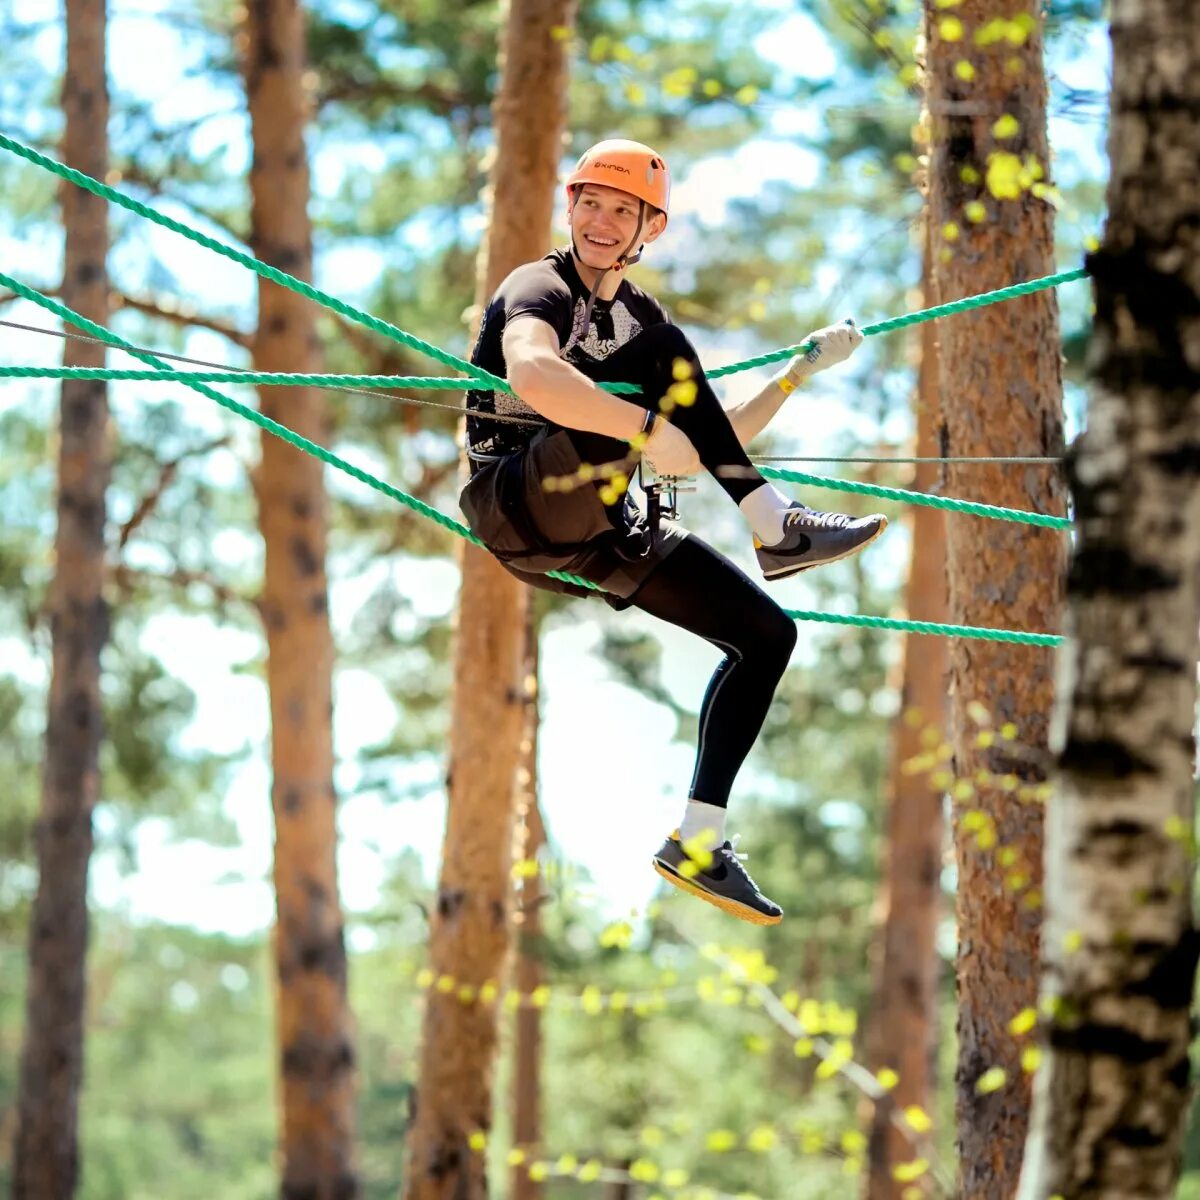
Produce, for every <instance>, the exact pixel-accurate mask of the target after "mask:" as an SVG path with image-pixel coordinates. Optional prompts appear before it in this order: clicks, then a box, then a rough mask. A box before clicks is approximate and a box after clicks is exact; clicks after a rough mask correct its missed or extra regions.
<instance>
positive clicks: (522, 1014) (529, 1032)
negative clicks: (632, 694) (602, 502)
mask: <svg viewBox="0 0 1200 1200" xmlns="http://www.w3.org/2000/svg"><path fill="white" fill-rule="evenodd" d="M529 608H530V612H529V616H528V619H527V621H526V631H527V632H526V645H525V688H524V694H525V700H526V709H525V736H524V737H523V738H522V740H521V765H520V768H519V771H518V777H517V791H518V799H517V818H518V822H519V825H518V830H517V838H516V845H515V847H514V850H515V853H514V857H515V858H516V859H517V860H518V861H527V862H537V863H538V865H539V871H538V874H536V875H531V876H526V877H524V878H523V880H522V884H521V910H520V912H519V913H517V914H516V917H515V920H517V923H518V934H517V961H516V967H515V969H514V971H513V986H514V987H515V988H516V990H517V992H518V993H519V994H520V995H522V996H529V995H531V994H532V993H533V992H535V991H536V990H537V989H538V988H539V987H541V985H542V984H543V983H544V982H545V975H546V972H545V970H544V968H543V966H542V952H541V945H540V942H541V937H542V908H541V906H542V903H543V901H545V899H546V898H547V897H546V892H545V890H544V889H543V887H542V875H541V869H540V868H541V865H542V864H541V860H540V858H539V851H540V850H541V849H542V847H543V846H545V844H546V827H545V825H544V824H543V822H542V812H541V808H540V807H539V805H538V774H537V754H538V726H539V724H540V721H541V712H540V705H539V698H540V696H541V689H540V686H539V680H538V660H539V649H540V646H539V639H540V630H539V628H538V621H537V617H536V615H535V614H534V612H533V609H534V605H533V604H530V606H529ZM513 1025H514V1029H515V1034H516V1038H515V1044H514V1046H513V1092H512V1104H513V1144H514V1145H516V1146H519V1147H520V1148H521V1149H522V1150H524V1151H525V1153H526V1155H527V1157H528V1159H529V1160H534V1159H538V1158H540V1157H541V1146H542V1010H541V1009H540V1008H536V1007H535V1006H533V1005H532V1004H525V1005H522V1006H521V1007H520V1008H518V1009H517V1011H516V1013H515V1015H514V1019H513ZM544 1194H545V1193H544V1189H543V1187H542V1184H541V1182H540V1181H539V1180H536V1179H531V1178H530V1177H529V1170H528V1167H527V1166H525V1165H519V1166H514V1167H513V1171H512V1188H511V1200H541V1197H542V1196H543V1195H544Z"/></svg>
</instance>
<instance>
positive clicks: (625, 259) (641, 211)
mask: <svg viewBox="0 0 1200 1200" xmlns="http://www.w3.org/2000/svg"><path fill="white" fill-rule="evenodd" d="M645 219H646V202H645V200H639V201H638V220H637V228H636V229H635V230H634V231H633V237H632V238H630V239H629V245H628V246H626V247H625V249H624V250H622V251H621V253H620V254H618V255H617V261H616V262H615V263H614V264H613V266H616V267H618V268H619V269H620V270H622V271H623V270H625V268H626V267H629V266H632V265H633V264H634V263H635V262H639V261H640V260H641V257H642V249H641V247H640V246H638V249H637V253H636V254H633V255H631V254H630V253H629V252H630V251H631V250H632V249H633V248H634V246H637V245H638V239H639V238H640V237H641V236H642V223H643V222H644V221H645ZM571 250H572V252H573V253H574V255H575V257H576V258H577V259H579V261H580V262H582V261H583V255H581V254H580V253H579V244H578V242H576V241H575V227H574V226H572V227H571ZM612 269H613V268H612V267H605V268H604V270H603V271H601V272H600V274H599V275H597V276H596V282H595V283H594V284H593V285H592V291H591V294H590V295H589V296H588V300H587V306H586V307H585V308H584V310H583V332H582V333H581V334H580V335H579V336H580V337H581V338H584V337H587V331H588V326H589V325H590V324H591V321H592V307H593V306H594V305H595V303H596V297H597V296H598V295H599V294H600V285H601V284H602V283H603V282H604V277H605V275H607V274H608V273H609V271H611V270H612Z"/></svg>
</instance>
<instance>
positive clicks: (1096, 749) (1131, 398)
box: [1020, 0, 1200, 1200]
mask: <svg viewBox="0 0 1200 1200" xmlns="http://www.w3.org/2000/svg"><path fill="white" fill-rule="evenodd" d="M1112 46H1113V90H1112V102H1111V104H1112V108H1111V125H1110V134H1109V156H1110V159H1111V162H1112V171H1111V175H1110V177H1109V184H1108V208H1109V216H1108V223H1107V226H1106V229H1105V233H1104V241H1103V244H1102V246H1101V247H1100V250H1099V251H1098V252H1097V253H1096V254H1094V255H1092V257H1091V259H1090V261H1089V264H1088V265H1089V268H1090V270H1091V273H1092V276H1093V279H1094V281H1095V297H1096V319H1095V334H1094V339H1093V343H1092V347H1091V355H1090V362H1089V367H1090V372H1091V376H1092V383H1093V386H1092V397H1091V404H1090V407H1089V414H1088V418H1089V419H1088V430H1087V432H1086V434H1084V436H1083V437H1082V438H1081V439H1080V442H1079V446H1078V448H1077V450H1076V452H1075V454H1074V455H1073V460H1072V463H1071V488H1072V494H1073V496H1074V499H1075V504H1076V515H1077V518H1078V540H1077V542H1076V545H1075V550H1074V555H1073V557H1072V561H1071V571H1070V576H1069V585H1068V601H1069V609H1068V631H1069V633H1070V635H1071V641H1070V642H1069V643H1068V646H1067V649H1066V651H1065V653H1064V660H1065V671H1064V681H1063V688H1062V692H1061V700H1060V703H1061V708H1062V712H1061V718H1062V719H1061V721H1060V722H1058V723H1057V725H1058V729H1059V730H1060V732H1061V737H1059V738H1058V739H1057V740H1058V741H1059V742H1060V744H1061V747H1062V748H1061V750H1060V753H1059V758H1058V768H1059V776H1058V789H1057V792H1056V795H1055V796H1054V799H1053V801H1052V807H1051V809H1050V817H1049V826H1048V830H1047V847H1046V850H1047V899H1048V907H1047V938H1046V952H1045V973H1044V976H1043V984H1042V990H1043V995H1044V997H1045V998H1046V1000H1047V1002H1048V1007H1049V1008H1050V1010H1051V1014H1052V1015H1051V1017H1050V1019H1049V1021H1048V1028H1047V1031H1046V1032H1047V1040H1048V1043H1049V1055H1048V1059H1047V1061H1046V1062H1045V1064H1044V1065H1043V1067H1042V1069H1041V1071H1040V1072H1039V1074H1038V1081H1037V1096H1036V1101H1035V1108H1034V1128H1033V1131H1032V1133H1031V1136H1030V1141H1029V1146H1028V1149H1027V1152H1026V1159H1025V1171H1024V1175H1023V1178H1022V1182H1021V1192H1020V1195H1021V1197H1022V1200H1045V1198H1046V1197H1049V1196H1053V1195H1060V1196H1062V1197H1064V1200H1074V1198H1076V1197H1084V1196H1086V1197H1088V1198H1089V1200H1123V1198H1124V1197H1129V1196H1136V1197H1138V1200H1160V1198H1161V1200H1167V1198H1168V1197H1171V1196H1174V1195H1175V1185H1176V1183H1177V1181H1178V1178H1179V1171H1180V1155H1181V1145H1182V1137H1183V1129H1184V1124H1185V1120H1186V1116H1187V1110H1188V1103H1189V1099H1190V1087H1189V1062H1188V1046H1189V1041H1190V1036H1191V1034H1190V1030H1189V1012H1190V1008H1191V1002H1192V991H1193V984H1194V980H1195V973H1196V959H1197V937H1196V931H1195V928H1194V926H1193V917H1192V879H1193V873H1194V867H1195V864H1194V859H1193V853H1192V829H1193V824H1194V820H1195V784H1194V778H1193V776H1194V770H1195V756H1196V747H1195V739H1194V722H1195V715H1196V661H1197V653H1198V650H1200V645H1198V642H1197V628H1198V626H1200V597H1198V596H1197V584H1198V581H1200V456H1198V454H1197V430H1198V429H1200V258H1198V257H1197V253H1196V231H1197V229H1200V25H1198V24H1197V22H1196V12H1195V6H1194V4H1192V3H1189V2H1188V0H1117V2H1116V3H1115V4H1114V5H1113V10H1112Z"/></svg>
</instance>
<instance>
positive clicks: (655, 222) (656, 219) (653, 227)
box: [641, 209, 667, 242]
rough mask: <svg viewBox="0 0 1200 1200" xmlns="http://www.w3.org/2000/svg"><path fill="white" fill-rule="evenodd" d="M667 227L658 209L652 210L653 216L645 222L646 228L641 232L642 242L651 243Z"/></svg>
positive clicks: (665, 220)
mask: <svg viewBox="0 0 1200 1200" xmlns="http://www.w3.org/2000/svg"><path fill="white" fill-rule="evenodd" d="M666 227H667V218H666V217H665V216H664V215H663V213H662V211H661V210H659V209H655V210H654V216H652V217H651V218H650V220H648V221H647V222H646V228H645V229H644V230H643V231H642V237H641V240H642V241H644V242H652V241H654V240H655V238H657V237H658V236H659V234H661V233H662V231H663V230H664V229H666Z"/></svg>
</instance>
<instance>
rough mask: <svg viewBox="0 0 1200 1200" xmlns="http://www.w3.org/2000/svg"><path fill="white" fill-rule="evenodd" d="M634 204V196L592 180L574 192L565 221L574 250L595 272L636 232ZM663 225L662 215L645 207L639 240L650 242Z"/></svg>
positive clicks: (613, 260) (605, 266)
mask: <svg viewBox="0 0 1200 1200" xmlns="http://www.w3.org/2000/svg"><path fill="white" fill-rule="evenodd" d="M638 204H639V201H638V198H637V197H636V196H631V195H630V194H629V193H628V192H621V191H618V190H617V189H616V188H610V187H602V186H601V185H599V184H595V183H585V184H584V185H583V186H582V187H581V188H579V189H578V190H577V191H576V193H575V202H574V204H572V205H571V207H570V208H569V209H568V211H567V220H568V222H569V223H570V226H571V228H572V230H573V231H574V233H575V247H576V253H577V254H578V255H579V257H580V259H582V261H583V262H584V263H586V264H587V265H588V266H589V267H592V268H593V269H594V270H597V271H603V270H604V269H605V268H607V267H611V266H612V265H613V263H614V262H615V261H616V258H617V255H618V254H620V253H621V251H622V250H624V249H625V247H626V246H628V245H629V243H630V242H631V241H632V240H633V237H634V234H635V233H637V227H638ZM651 213H653V215H652V216H651V215H650V214H651ZM663 224H664V222H663V219H662V214H661V213H658V212H657V211H654V210H652V209H650V208H649V207H648V206H647V212H646V218H645V220H644V221H643V224H642V231H641V234H639V235H638V241H639V243H640V242H652V241H653V240H654V239H655V238H656V237H658V235H659V234H660V233H661V232H662V226H663ZM633 249H634V250H636V249H637V247H636V246H635V247H633Z"/></svg>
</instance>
